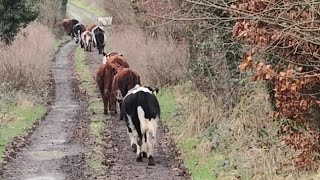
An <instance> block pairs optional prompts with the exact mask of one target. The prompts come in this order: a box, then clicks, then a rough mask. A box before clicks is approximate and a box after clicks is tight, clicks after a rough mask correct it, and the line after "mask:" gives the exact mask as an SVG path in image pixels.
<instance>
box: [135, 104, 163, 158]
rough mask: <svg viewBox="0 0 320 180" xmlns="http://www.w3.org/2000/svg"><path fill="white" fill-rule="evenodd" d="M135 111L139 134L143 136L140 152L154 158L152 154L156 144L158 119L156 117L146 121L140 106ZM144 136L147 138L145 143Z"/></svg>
mask: <svg viewBox="0 0 320 180" xmlns="http://www.w3.org/2000/svg"><path fill="white" fill-rule="evenodd" d="M137 111H138V118H139V121H140V128H141V133H142V134H143V138H142V139H143V141H142V149H141V151H143V152H146V153H147V155H148V157H150V156H154V155H153V153H154V147H155V144H156V138H157V129H158V121H159V118H158V117H156V118H155V119H146V118H145V112H144V110H143V109H142V107H141V106H138V108H137ZM144 134H146V136H147V143H145V139H144Z"/></svg>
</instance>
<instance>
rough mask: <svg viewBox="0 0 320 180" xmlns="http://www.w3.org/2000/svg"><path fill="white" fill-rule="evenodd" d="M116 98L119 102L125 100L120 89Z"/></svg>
mask: <svg viewBox="0 0 320 180" xmlns="http://www.w3.org/2000/svg"><path fill="white" fill-rule="evenodd" d="M116 98H117V100H119V101H121V100H123V96H122V93H121V91H120V90H119V89H117V90H116Z"/></svg>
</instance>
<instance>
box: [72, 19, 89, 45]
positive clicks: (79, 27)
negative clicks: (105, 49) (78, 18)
mask: <svg viewBox="0 0 320 180" xmlns="http://www.w3.org/2000/svg"><path fill="white" fill-rule="evenodd" d="M85 30H86V27H85V26H84V25H83V24H79V23H78V24H76V25H74V26H73V37H74V38H75V40H76V44H78V43H79V42H80V45H81V48H83V47H84V42H82V41H81V34H82V33H83V32H84V31H85Z"/></svg>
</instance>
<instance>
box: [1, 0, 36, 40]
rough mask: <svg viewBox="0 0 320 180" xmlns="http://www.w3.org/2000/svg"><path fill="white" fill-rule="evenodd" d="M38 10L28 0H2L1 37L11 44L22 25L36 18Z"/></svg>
mask: <svg viewBox="0 0 320 180" xmlns="http://www.w3.org/2000/svg"><path fill="white" fill-rule="evenodd" d="M37 16H38V12H37V11H36V10H35V9H34V8H33V6H32V4H30V1H28V0H14V1H13V0H0V38H1V40H2V41H4V42H5V43H6V44H10V43H11V42H12V41H13V40H14V37H15V35H16V34H17V33H18V32H19V30H20V28H21V27H26V25H27V24H28V23H30V22H31V21H33V20H35V19H36V18H37Z"/></svg>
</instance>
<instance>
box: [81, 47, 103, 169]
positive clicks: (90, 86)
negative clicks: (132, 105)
mask: <svg viewBox="0 0 320 180" xmlns="http://www.w3.org/2000/svg"><path fill="white" fill-rule="evenodd" d="M85 58H86V54H85V52H84V51H83V49H81V48H80V47H78V48H77V49H76V52H75V69H76V73H77V75H78V76H79V78H80V81H81V84H80V89H81V90H82V91H84V92H86V94H87V95H88V96H89V104H90V105H89V111H90V112H91V113H90V114H91V116H90V125H89V127H90V129H89V134H90V137H91V138H92V139H93V141H94V142H95V143H94V144H95V145H94V147H93V150H92V154H91V155H90V157H89V158H88V159H87V163H88V165H89V167H90V169H91V171H92V172H93V174H99V173H100V172H102V162H103V161H104V156H103V147H102V146H101V145H102V144H103V143H104V142H103V140H102V138H103V134H102V133H103V131H104V129H105V128H106V121H105V116H103V115H102V114H103V105H102V104H101V103H102V102H100V101H99V99H98V98H97V94H96V92H95V89H96V84H95V82H94V81H93V79H92V77H91V73H90V70H89V66H88V65H87V64H86V61H85ZM92 112H95V113H92Z"/></svg>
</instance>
